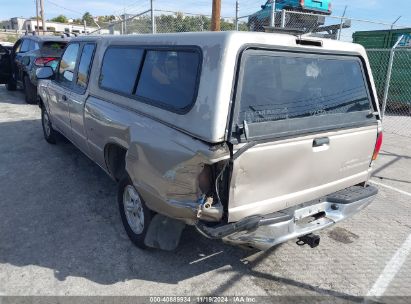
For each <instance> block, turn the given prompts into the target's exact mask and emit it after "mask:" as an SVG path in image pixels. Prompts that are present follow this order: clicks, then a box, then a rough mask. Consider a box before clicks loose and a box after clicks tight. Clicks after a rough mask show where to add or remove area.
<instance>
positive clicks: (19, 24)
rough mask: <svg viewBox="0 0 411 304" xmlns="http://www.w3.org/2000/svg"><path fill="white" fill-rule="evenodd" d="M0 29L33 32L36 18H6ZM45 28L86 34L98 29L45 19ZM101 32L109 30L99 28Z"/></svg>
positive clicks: (40, 28) (60, 31) (41, 24)
mask: <svg viewBox="0 0 411 304" xmlns="http://www.w3.org/2000/svg"><path fill="white" fill-rule="evenodd" d="M38 24H39V30H40V31H43V23H42V22H41V19H39V21H38ZM0 27H1V28H0V29H3V30H14V31H16V32H20V33H24V32H29V33H31V32H35V31H37V20H36V19H26V18H20V17H14V18H11V19H10V20H6V21H3V22H1V23H0ZM45 30H46V31H47V32H57V33H72V34H87V33H91V32H94V31H96V30H98V28H97V27H92V26H86V27H85V26H84V25H80V24H74V23H59V22H52V21H46V22H45ZM100 32H101V34H108V33H109V30H106V29H101V30H100Z"/></svg>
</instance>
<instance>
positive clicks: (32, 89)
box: [24, 75, 37, 104]
mask: <svg viewBox="0 0 411 304" xmlns="http://www.w3.org/2000/svg"><path fill="white" fill-rule="evenodd" d="M24 95H25V100H26V102H27V103H28V104H34V103H36V101H37V88H36V86H34V85H33V84H32V83H31V81H30V78H29V76H27V75H26V76H24Z"/></svg>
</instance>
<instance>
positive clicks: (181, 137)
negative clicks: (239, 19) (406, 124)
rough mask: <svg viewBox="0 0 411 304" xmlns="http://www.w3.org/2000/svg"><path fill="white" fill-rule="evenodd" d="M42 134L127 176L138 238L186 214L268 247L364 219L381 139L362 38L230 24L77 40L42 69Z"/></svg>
mask: <svg viewBox="0 0 411 304" xmlns="http://www.w3.org/2000/svg"><path fill="white" fill-rule="evenodd" d="M37 76H38V78H40V79H42V80H40V81H39V84H38V92H39V98H40V107H41V112H42V124H43V131H44V137H45V139H46V140H47V141H48V142H49V143H53V144H54V143H56V136H57V134H58V133H61V134H63V135H64V136H65V137H67V138H68V139H69V140H70V141H72V142H73V143H74V144H75V145H76V146H77V147H78V148H79V149H80V150H82V151H83V152H84V153H85V154H86V155H87V156H88V157H90V158H91V159H92V160H93V161H94V162H96V163H97V164H98V165H99V166H100V167H101V168H103V170H105V171H106V172H107V173H108V174H109V175H110V176H111V177H112V178H113V179H114V180H115V181H117V182H118V194H117V196H118V205H119V210H120V214H121V219H122V222H123V224H124V227H125V230H126V232H127V234H128V236H129V237H130V239H131V240H132V241H133V242H134V243H135V244H136V245H137V246H139V247H142V248H144V247H145V246H149V247H155V248H161V249H174V248H175V247H176V246H177V244H178V241H179V239H180V235H181V232H182V230H183V228H184V226H185V225H186V224H188V225H194V226H195V227H196V228H197V230H198V231H199V232H200V233H201V234H203V235H205V236H207V237H210V238H213V239H223V240H224V241H226V242H229V243H232V244H243V245H247V246H252V247H256V248H260V249H266V248H269V247H271V246H274V245H276V244H279V243H282V242H285V241H287V240H289V239H293V238H297V237H300V238H301V239H300V240H304V242H306V243H308V244H310V245H311V246H316V245H318V237H315V236H313V235H312V234H311V233H312V232H314V231H317V230H320V229H323V228H326V227H329V226H330V225H332V224H334V223H337V222H339V221H341V220H343V219H345V218H347V217H350V216H352V215H354V214H355V213H356V212H358V211H360V210H361V209H363V208H364V207H366V206H367V205H368V204H369V203H370V202H371V201H372V200H373V198H374V197H375V195H376V194H377V189H376V188H375V187H373V186H370V185H368V184H367V180H368V178H369V176H370V173H371V169H372V165H373V163H374V160H375V159H376V158H377V155H378V152H379V149H380V146H381V141H382V133H381V123H380V115H379V107H378V102H377V96H376V93H375V87H374V85H373V78H372V75H371V72H370V66H369V63H368V59H367V55H366V52H365V50H364V48H363V47H362V46H359V45H355V44H351V43H344V42H338V41H332V40H321V39H314V38H305V37H304V38H301V37H300V38H299V37H296V36H292V35H283V34H267V33H244V32H220V33H185V34H182V33H179V34H158V35H139V36H99V37H81V38H75V39H73V40H72V41H71V42H70V43H69V44H68V46H67V48H66V50H65V52H64V54H63V56H62V58H61V61H60V62H59V66H58V69H57V72H56V73H55V74H54V73H53V70H52V69H51V68H50V67H43V68H40V69H38V70H37Z"/></svg>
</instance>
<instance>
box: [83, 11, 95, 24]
mask: <svg viewBox="0 0 411 304" xmlns="http://www.w3.org/2000/svg"><path fill="white" fill-rule="evenodd" d="M82 20H83V22H84V21H86V24H87V25H92V24H94V19H93V16H92V15H91V14H90V13H89V12H85V13H84V15H83V18H82Z"/></svg>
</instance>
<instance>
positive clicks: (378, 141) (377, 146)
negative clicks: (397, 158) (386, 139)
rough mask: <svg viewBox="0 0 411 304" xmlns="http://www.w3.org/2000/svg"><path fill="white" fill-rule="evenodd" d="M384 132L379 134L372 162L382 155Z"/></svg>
mask: <svg viewBox="0 0 411 304" xmlns="http://www.w3.org/2000/svg"><path fill="white" fill-rule="evenodd" d="M382 138H383V136H382V132H380V133H378V137H377V142H376V144H375V149H374V154H373V155H372V160H376V159H377V158H378V154H379V153H380V150H381V146H382Z"/></svg>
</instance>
